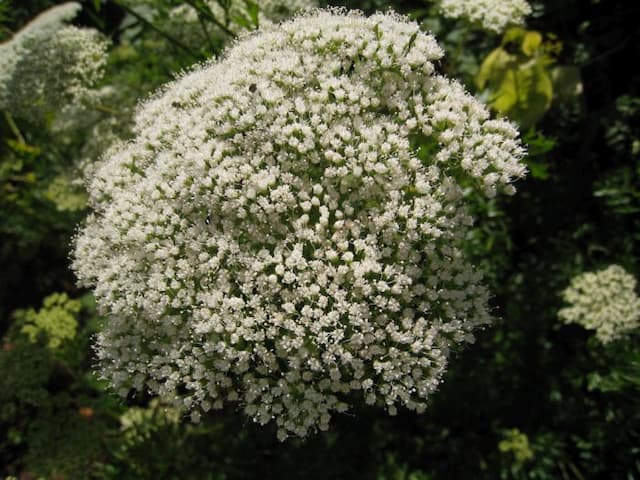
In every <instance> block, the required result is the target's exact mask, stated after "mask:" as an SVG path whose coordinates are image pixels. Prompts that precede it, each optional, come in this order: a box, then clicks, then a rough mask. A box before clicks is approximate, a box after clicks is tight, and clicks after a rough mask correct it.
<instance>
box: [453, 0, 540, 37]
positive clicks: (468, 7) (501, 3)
mask: <svg viewBox="0 0 640 480" xmlns="http://www.w3.org/2000/svg"><path fill="white" fill-rule="evenodd" d="M440 11H441V12H442V14H443V15H444V16H446V17H449V18H462V19H465V20H467V21H468V22H470V23H475V24H478V25H480V26H481V27H482V28H483V29H485V30H489V31H492V32H495V33H502V32H503V31H504V30H505V29H506V28H507V27H508V26H510V25H520V24H522V23H524V18H525V17H526V16H527V15H529V14H530V13H531V6H530V5H529V3H527V1H526V0H440Z"/></svg>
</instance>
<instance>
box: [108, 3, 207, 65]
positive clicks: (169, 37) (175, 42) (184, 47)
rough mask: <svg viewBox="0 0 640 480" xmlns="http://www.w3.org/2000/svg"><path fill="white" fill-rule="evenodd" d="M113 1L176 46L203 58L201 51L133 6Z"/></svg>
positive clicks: (199, 58)
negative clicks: (156, 23)
mask: <svg viewBox="0 0 640 480" xmlns="http://www.w3.org/2000/svg"><path fill="white" fill-rule="evenodd" d="M113 3H115V4H116V5H118V6H119V7H120V8H122V9H123V10H124V11H125V12H127V13H128V14H130V15H131V16H133V17H134V18H136V19H137V20H138V21H139V22H141V23H143V24H144V25H146V26H147V27H149V28H150V29H152V30H153V31H155V32H156V33H158V34H160V35H162V36H163V37H164V38H166V39H167V40H169V42H171V43H173V44H174V45H175V46H176V47H178V48H180V49H182V50H184V51H185V52H187V53H188V54H189V55H191V56H192V57H193V58H195V59H196V60H202V56H201V55H200V54H199V53H197V52H194V51H193V50H191V49H190V48H189V47H188V46H187V45H185V44H184V43H182V42H181V41H180V40H178V39H177V38H175V37H174V36H173V35H170V34H169V33H167V32H165V31H164V30H162V29H160V28H158V27H156V26H155V25H154V24H153V23H151V22H150V21H149V20H147V19H146V18H144V17H143V16H142V15H140V14H139V13H138V12H136V11H135V10H133V9H132V8H129V7H128V6H127V5H125V4H123V3H122V2H121V1H120V0H113Z"/></svg>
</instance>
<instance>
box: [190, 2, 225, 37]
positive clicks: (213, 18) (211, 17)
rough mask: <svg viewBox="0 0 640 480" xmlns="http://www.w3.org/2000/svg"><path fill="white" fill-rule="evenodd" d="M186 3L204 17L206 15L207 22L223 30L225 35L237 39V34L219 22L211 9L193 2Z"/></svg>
mask: <svg viewBox="0 0 640 480" xmlns="http://www.w3.org/2000/svg"><path fill="white" fill-rule="evenodd" d="M185 3H186V4H188V5H191V6H192V7H193V8H195V9H196V11H197V12H198V13H201V14H202V15H204V16H205V17H206V18H207V20H209V21H210V22H211V23H213V24H214V25H215V26H217V27H218V28H219V29H220V30H222V31H223V32H224V33H226V34H227V35H229V36H230V37H232V38H235V37H236V34H235V33H233V32H232V31H231V30H229V29H228V28H227V26H226V25H225V24H224V23H222V22H221V21H220V20H218V19H217V18H216V16H215V15H214V14H213V13H212V12H211V10H210V9H208V8H202V7H201V6H200V5H198V4H197V3H196V2H194V1H193V0H185Z"/></svg>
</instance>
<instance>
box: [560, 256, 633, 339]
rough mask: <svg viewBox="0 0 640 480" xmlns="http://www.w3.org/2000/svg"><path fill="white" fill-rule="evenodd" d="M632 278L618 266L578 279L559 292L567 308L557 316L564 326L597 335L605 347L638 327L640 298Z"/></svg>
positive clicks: (581, 275)
mask: <svg viewBox="0 0 640 480" xmlns="http://www.w3.org/2000/svg"><path fill="white" fill-rule="evenodd" d="M636 285H637V281H636V279H635V277H634V276H633V275H631V274H629V273H627V272H626V271H625V269H624V268H622V267H621V266H619V265H610V266H608V267H607V268H605V269H603V270H599V271H597V272H588V273H582V274H580V275H577V276H576V277H574V278H573V279H572V280H571V285H570V286H569V287H568V288H567V289H566V290H564V291H563V292H562V297H563V298H564V300H565V302H567V303H568V304H569V306H568V307H565V308H563V309H561V310H560V311H559V312H558V315H559V317H560V319H561V320H562V321H563V322H565V323H577V324H579V325H582V326H583V327H584V328H587V329H589V330H595V331H596V338H597V339H598V340H600V341H601V342H602V343H608V342H610V341H612V340H616V339H618V338H620V337H623V336H624V335H626V334H627V333H629V332H630V331H632V330H635V329H637V328H638V327H640V298H639V297H638V295H637V294H636Z"/></svg>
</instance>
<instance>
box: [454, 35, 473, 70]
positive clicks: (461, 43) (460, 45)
mask: <svg viewBox="0 0 640 480" xmlns="http://www.w3.org/2000/svg"><path fill="white" fill-rule="evenodd" d="M468 35H469V29H468V28H465V29H464V30H462V34H461V35H460V39H459V40H458V44H457V45H456V51H455V52H454V54H453V58H452V59H451V65H453V66H454V67H455V68H458V61H459V60H460V55H462V48H463V47H464V44H465V43H466V41H467V36H468Z"/></svg>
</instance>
